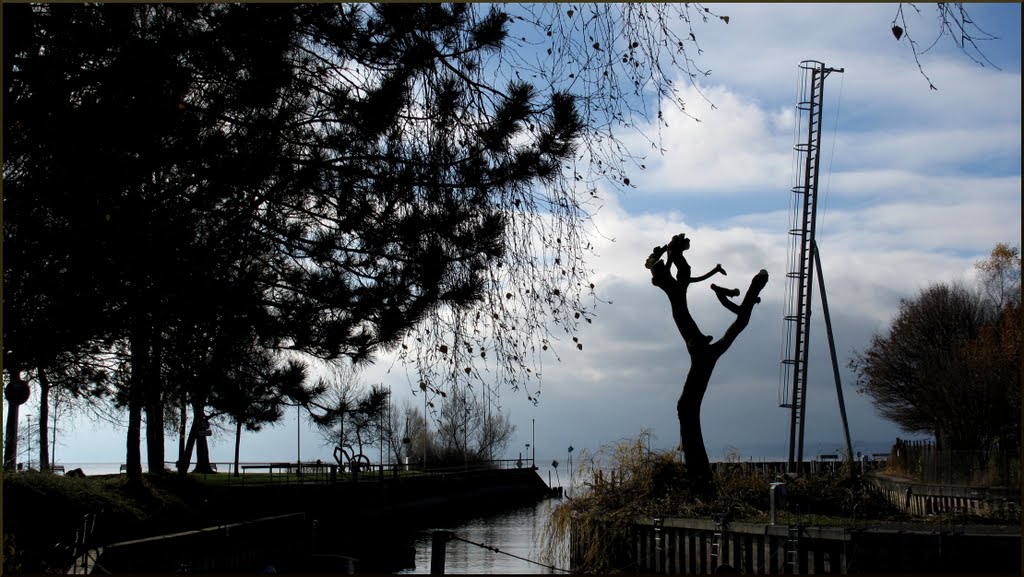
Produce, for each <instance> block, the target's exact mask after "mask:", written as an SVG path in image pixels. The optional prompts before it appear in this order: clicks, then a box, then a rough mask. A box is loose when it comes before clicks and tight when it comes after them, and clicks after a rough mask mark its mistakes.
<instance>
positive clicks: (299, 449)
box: [295, 403, 302, 477]
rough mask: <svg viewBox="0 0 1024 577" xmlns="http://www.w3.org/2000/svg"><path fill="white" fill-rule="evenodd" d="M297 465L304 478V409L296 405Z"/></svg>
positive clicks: (300, 474)
mask: <svg viewBox="0 0 1024 577" xmlns="http://www.w3.org/2000/svg"><path fill="white" fill-rule="evenodd" d="M295 465H296V466H297V467H298V469H297V470H298V474H299V476H300V477H301V476H302V408H301V407H300V406H299V405H298V404H297V403H296V405H295Z"/></svg>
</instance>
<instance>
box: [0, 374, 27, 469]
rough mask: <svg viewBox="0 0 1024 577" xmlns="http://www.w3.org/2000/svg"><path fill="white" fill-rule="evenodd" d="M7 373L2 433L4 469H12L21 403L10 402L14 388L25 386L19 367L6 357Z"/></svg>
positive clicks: (13, 466) (16, 456) (16, 453)
mask: <svg viewBox="0 0 1024 577" xmlns="http://www.w3.org/2000/svg"><path fill="white" fill-rule="evenodd" d="M7 362H8V364H9V366H8V367H7V374H8V375H9V376H10V383H8V385H7V388H6V389H5V391H4V397H5V398H6V399H7V432H6V433H5V434H4V470H5V471H13V470H14V469H15V467H16V466H17V463H18V408H19V407H20V406H21V403H14V402H11V397H12V395H13V394H14V391H15V389H18V388H20V387H23V386H27V385H26V383H25V381H24V380H23V379H22V378H21V367H20V366H19V365H18V364H16V363H14V362H12V361H11V360H9V359H8V361H7Z"/></svg>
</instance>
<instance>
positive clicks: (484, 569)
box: [398, 499, 564, 574]
mask: <svg viewBox="0 0 1024 577" xmlns="http://www.w3.org/2000/svg"><path fill="white" fill-rule="evenodd" d="M560 502H561V501H560V500H559V499H544V500H541V501H539V502H537V503H536V504H534V505H528V506H525V507H521V508H517V509H513V510H511V511H507V512H505V513H500V514H497V515H490V516H487V517H478V518H475V519H470V520H468V521H464V522H457V523H454V524H451V525H447V526H437V527H431V528H429V529H426V530H423V531H420V532H419V533H418V534H417V536H416V538H415V542H414V547H415V550H416V555H415V566H414V567H408V568H405V569H403V570H401V571H399V572H398V573H399V574H427V573H430V555H431V543H432V535H433V532H434V531H435V530H444V531H450V532H452V533H454V535H455V537H456V539H454V540H452V541H449V542H448V545H447V548H446V550H445V552H446V554H445V573H446V574H467V573H472V574H491V573H494V574H509V573H518V574H524V573H555V574H564V572H563V571H557V570H554V569H552V568H551V567H550V566H546V565H548V562H547V561H546V560H545V559H544V540H543V539H544V527H545V524H546V522H547V519H548V517H549V516H550V514H551V511H552V509H553V508H554V507H556V506H557V505H558V504H559V503H560ZM466 541H470V542H472V543H476V544H471V543H467V542H466ZM479 545H485V546H487V547H492V548H496V549H498V552H496V551H493V550H491V549H485V548H483V547H481V546H479ZM531 561H536V562H540V563H543V564H544V565H539V564H537V563H532V562H531ZM555 563H556V564H557V563H558V561H557V560H556V561H555ZM556 566H557V565H556Z"/></svg>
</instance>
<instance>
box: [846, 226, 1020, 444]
mask: <svg viewBox="0 0 1024 577" xmlns="http://www.w3.org/2000/svg"><path fill="white" fill-rule="evenodd" d="M978 269H979V271H980V272H982V273H983V274H982V277H981V278H980V283H979V286H978V287H977V289H972V288H969V287H967V286H965V285H962V284H952V285H951V284H934V285H931V286H929V287H927V288H926V289H924V290H922V291H921V292H920V293H919V294H918V295H917V297H916V298H914V299H902V300H901V301H900V307H899V311H898V312H897V314H896V317H895V318H894V319H893V321H892V324H891V326H890V327H889V330H888V331H887V333H884V334H876V335H875V336H874V337H872V339H871V343H870V345H869V346H868V347H867V348H866V349H865V350H864V351H862V352H860V353H857V354H856V355H855V356H854V357H853V358H852V359H851V361H850V367H851V368H852V369H854V370H856V371H857V373H858V385H859V387H860V391H861V392H862V393H864V394H867V395H868V396H869V397H870V398H871V401H872V403H873V404H874V405H875V406H876V407H877V408H878V410H879V412H880V413H881V414H882V416H884V417H885V418H887V419H889V420H891V421H893V422H894V423H896V424H898V425H899V426H900V427H901V428H902V429H903V430H905V431H908V432H916V433H927V434H930V435H934V437H935V438H936V440H937V441H938V443H939V444H940V446H943V447H945V448H947V449H951V450H967V451H978V450H987V449H991V448H993V447H996V446H998V447H999V448H1000V449H1001V450H1005V451H1007V453H1006V454H1007V455H1012V454H1014V451H1016V450H1017V449H1018V447H1019V443H1020V440H1019V434H1020V386H1021V380H1020V315H1021V312H1020V305H1019V303H1020V297H1019V292H1020V284H1019V276H1020V258H1019V257H1017V256H1015V255H1014V252H1013V251H1012V249H1010V248H1009V247H1008V246H1007V245H1003V244H999V245H997V246H996V248H995V249H994V250H993V253H992V256H991V257H990V258H989V259H986V260H984V261H981V262H979V263H978ZM1014 278H1016V279H1018V280H1017V281H1016V285H1015V286H1016V288H1014V280H1013V279H1014ZM1006 289H1009V290H1006Z"/></svg>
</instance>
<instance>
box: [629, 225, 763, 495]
mask: <svg viewBox="0 0 1024 577" xmlns="http://www.w3.org/2000/svg"><path fill="white" fill-rule="evenodd" d="M689 248H690V240H689V239H688V238H686V235H684V234H679V235H676V236H674V237H672V240H671V242H669V243H668V245H667V246H661V247H655V249H654V251H653V252H652V253H651V255H650V256H649V257H648V258H647V263H646V266H647V268H649V269H650V270H651V283H652V284H654V286H656V287H658V288H660V289H661V290H663V291H665V294H666V295H667V296H668V300H669V303H670V304H671V306H672V319H673V320H674V321H675V323H676V328H678V329H679V334H680V335H682V337H683V341H684V342H685V343H686V352H687V353H689V355H690V369H689V371H688V372H687V373H686V381H685V382H684V383H683V392H682V395H681V396H680V397H679V403H678V404H677V405H676V412H677V414H678V417H679V431H680V438H681V444H680V446H681V448H682V450H683V454H684V456H685V460H686V469H687V475H688V477H689V480H690V482H691V484H692V487H693V488H694V489H695V491H696V492H697V493H698V494H708V493H712V492H713V491H714V480H713V478H712V473H711V464H710V463H709V461H708V453H707V448H706V447H705V446H704V435H703V433H702V431H701V425H700V408H701V404H702V403H703V401H704V394H705V393H706V392H707V390H708V385H709V383H710V382H711V374H712V372H714V370H715V364H717V363H718V359H720V358H721V357H722V355H724V354H725V352H726V351H727V350H729V347H730V346H732V343H733V342H735V340H736V337H738V336H739V335H740V333H741V332H743V329H745V328H746V327H747V324H748V323H749V322H750V314H751V312H752V311H753V310H754V305H755V304H757V303H759V302H761V299H760V297H759V296H758V295H760V294H761V291H762V290H763V289H764V287H765V285H767V284H768V272H767V271H765V270H763V269H762V270H761V271H760V272H758V273H757V274H756V275H755V276H754V278H753V279H752V280H751V281H750V287H749V288H748V289H747V292H746V294H744V296H743V301H742V302H741V303H740V304H736V303H734V302H732V300H730V299H731V298H733V297H737V296H739V295H740V291H739V289H726V288H723V287H720V286H717V285H714V284H712V285H711V289H712V290H713V291H714V293H715V295H716V296H717V297H718V300H719V302H720V303H721V304H722V306H724V307H725V308H726V309H727V310H729V311H730V312H732V313H733V314H735V315H736V320H734V321H733V322H732V324H731V325H729V328H728V329H726V331H725V333H724V334H723V335H722V337H721V338H720V339H718V340H717V341H715V340H714V337H712V336H710V335H705V334H704V332H703V331H701V330H700V328H699V327H698V326H697V323H696V321H694V320H693V316H692V315H691V314H690V308H689V304H688V303H687V290H688V289H689V287H690V284H692V283H696V282H701V281H704V280H707V279H709V278H711V277H712V276H714V275H715V274H716V273H721V274H723V275H724V274H725V270H724V269H723V268H722V267H721V265H718V266H716V267H715V268H714V269H712V270H711V271H709V272H708V273H707V274H704V275H702V276H699V277H691V276H690V273H691V270H690V265H689V264H688V263H687V262H686V258H685V257H684V256H683V251H685V250H687V249H689ZM663 255H667V256H665V260H664V261H663V260H662V256H663ZM672 266H675V267H676V274H675V277H673V276H672V273H671V268H672Z"/></svg>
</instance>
